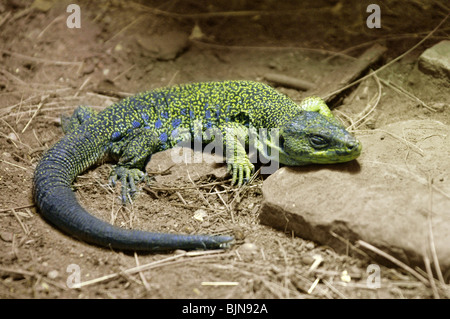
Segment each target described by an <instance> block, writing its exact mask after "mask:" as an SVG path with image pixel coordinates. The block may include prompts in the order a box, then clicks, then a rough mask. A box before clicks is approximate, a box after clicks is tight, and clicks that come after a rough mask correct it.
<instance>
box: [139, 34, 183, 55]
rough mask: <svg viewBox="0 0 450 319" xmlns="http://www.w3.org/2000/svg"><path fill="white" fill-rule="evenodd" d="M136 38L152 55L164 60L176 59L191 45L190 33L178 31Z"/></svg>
mask: <svg viewBox="0 0 450 319" xmlns="http://www.w3.org/2000/svg"><path fill="white" fill-rule="evenodd" d="M136 39H137V42H138V43H139V44H140V45H141V47H142V48H143V49H144V50H145V51H146V52H147V53H148V54H149V55H150V56H152V57H154V58H156V59H158V60H163V61H169V60H173V59H175V58H176V57H177V56H178V55H180V54H181V53H182V52H183V51H184V50H186V49H187V47H188V46H189V37H188V35H187V34H185V33H182V32H176V31H173V32H168V33H166V34H164V35H153V36H148V37H143V36H137V37H136Z"/></svg>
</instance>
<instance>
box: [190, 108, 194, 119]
mask: <svg viewBox="0 0 450 319" xmlns="http://www.w3.org/2000/svg"><path fill="white" fill-rule="evenodd" d="M189 116H190V117H191V119H193V118H194V117H195V114H194V111H192V110H190V111H189Z"/></svg>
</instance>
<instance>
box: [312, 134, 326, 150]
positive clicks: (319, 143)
mask: <svg viewBox="0 0 450 319" xmlns="http://www.w3.org/2000/svg"><path fill="white" fill-rule="evenodd" d="M309 143H310V144H311V146H312V147H314V148H316V149H321V148H324V147H327V146H328V140H327V139H326V138H325V137H323V136H320V135H311V136H309Z"/></svg>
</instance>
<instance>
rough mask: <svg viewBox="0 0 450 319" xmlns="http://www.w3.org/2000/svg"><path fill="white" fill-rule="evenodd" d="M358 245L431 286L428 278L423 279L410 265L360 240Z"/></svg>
mask: <svg viewBox="0 0 450 319" xmlns="http://www.w3.org/2000/svg"><path fill="white" fill-rule="evenodd" d="M357 244H358V245H359V246H362V247H364V248H366V249H368V250H370V251H372V252H374V253H376V254H377V255H380V256H381V257H384V258H386V259H387V260H389V261H390V262H392V263H393V264H395V265H397V266H399V267H400V268H403V269H404V270H406V271H407V272H409V273H410V274H411V275H413V276H414V277H416V278H417V279H418V280H420V281H421V282H422V283H423V284H424V285H426V286H429V285H430V283H429V281H428V280H427V278H425V277H423V276H422V275H421V274H419V273H418V272H417V271H415V270H414V269H412V268H411V267H409V266H408V265H406V264H405V263H403V262H401V261H400V260H398V259H397V258H395V257H393V256H391V255H389V254H387V253H385V252H384V251H382V250H380V249H378V248H377V247H375V246H373V245H371V244H369V243H366V242H365V241H363V240H358V241H357Z"/></svg>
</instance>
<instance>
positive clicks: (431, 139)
mask: <svg viewBox="0 0 450 319" xmlns="http://www.w3.org/2000/svg"><path fill="white" fill-rule="evenodd" d="M358 138H360V140H361V142H362V144H363V152H362V154H361V156H360V157H359V158H358V159H357V160H355V161H352V162H349V163H343V164H336V165H313V166H304V167H283V168H281V169H279V170H278V171H277V172H276V173H274V174H273V175H271V176H269V177H268V178H267V179H266V181H265V182H264V184H263V189H262V190H263V196H264V201H263V204H262V208H261V211H260V220H261V223H263V224H266V225H270V226H272V227H275V228H278V229H281V230H283V231H287V232H289V233H290V232H291V231H293V232H294V233H295V234H296V235H297V236H300V237H302V238H305V239H309V240H313V241H316V242H318V243H320V244H323V245H328V246H331V247H333V248H334V249H335V250H336V251H338V252H341V253H345V252H346V249H348V246H347V245H346V243H344V242H343V241H342V240H341V239H338V238H337V237H336V236H334V235H333V233H335V234H338V235H339V236H342V237H343V238H346V239H347V240H348V241H349V242H350V243H355V242H356V241H357V240H363V241H365V242H368V243H370V244H372V245H374V246H376V247H378V248H379V249H382V250H383V251H385V252H387V253H389V254H391V255H392V256H394V257H396V258H398V259H399V260H401V261H403V262H405V263H407V264H409V265H412V266H416V265H417V266H420V267H423V260H424V259H423V254H424V252H429V251H430V249H429V248H430V243H429V236H430V227H429V226H430V223H429V218H430V219H431V227H432V234H433V239H434V246H435V249H436V252H437V256H438V260H439V263H440V267H441V269H442V271H443V272H444V273H447V274H448V275H450V245H449V243H450V126H448V125H444V124H442V123H440V122H436V121H418V120H411V121H405V122H398V123H394V124H391V125H389V126H386V127H384V128H382V129H379V130H375V131H373V132H372V133H370V134H367V135H362V136H360V135H359V136H358ZM429 258H430V260H432V258H431V257H430V256H429ZM379 261H380V262H382V260H381V259H380V260H379ZM433 269H434V267H433Z"/></svg>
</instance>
